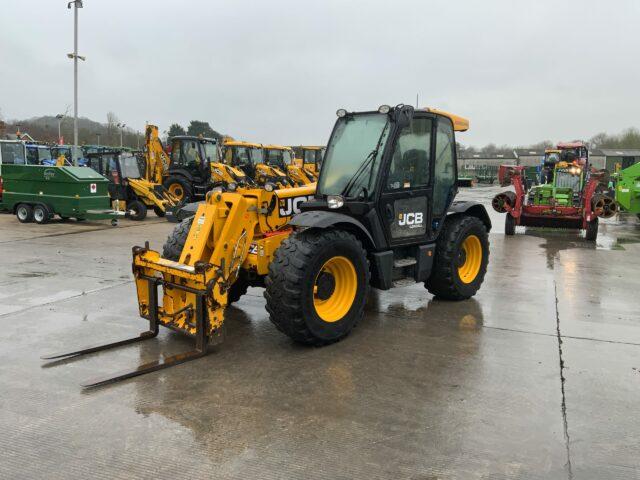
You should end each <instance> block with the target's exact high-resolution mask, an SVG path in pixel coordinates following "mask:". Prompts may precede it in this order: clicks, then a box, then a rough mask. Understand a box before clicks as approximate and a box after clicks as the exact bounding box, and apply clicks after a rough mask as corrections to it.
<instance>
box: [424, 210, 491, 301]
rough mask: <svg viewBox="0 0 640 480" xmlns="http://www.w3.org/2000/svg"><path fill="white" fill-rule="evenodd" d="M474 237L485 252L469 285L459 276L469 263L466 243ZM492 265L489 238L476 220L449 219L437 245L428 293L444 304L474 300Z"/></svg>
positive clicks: (482, 226) (460, 216) (456, 217)
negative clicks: (468, 299) (465, 247)
mask: <svg viewBox="0 0 640 480" xmlns="http://www.w3.org/2000/svg"><path fill="white" fill-rule="evenodd" d="M471 236H475V237H477V239H478V240H479V244H480V247H481V249H482V252H481V256H480V266H479V270H478V271H477V273H476V274H475V276H474V277H472V278H469V279H468V280H469V281H468V282H467V283H466V282H465V281H463V279H462V278H461V276H460V271H459V267H460V266H461V265H460V262H464V261H466V260H465V259H466V255H465V253H466V250H464V248H463V245H462V244H463V242H464V241H465V240H466V239H468V238H469V237H471ZM488 263H489V236H488V235H487V229H486V227H485V226H484V224H483V223H482V221H480V219H479V218H477V217H472V216H468V215H455V216H453V217H449V218H447V220H446V221H445V224H444V228H443V229H442V232H440V236H439V237H438V241H437V243H436V254H435V258H434V265H433V270H432V272H431V276H430V277H429V279H428V280H427V281H426V282H425V287H426V288H427V290H429V292H431V293H432V294H433V295H435V296H436V297H438V298H441V299H444V300H465V299H467V298H471V297H473V296H474V295H475V294H476V292H477V291H478V289H479V288H480V285H482V282H483V280H484V276H485V274H486V273H487V265H488Z"/></svg>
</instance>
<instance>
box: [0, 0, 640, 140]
mask: <svg viewBox="0 0 640 480" xmlns="http://www.w3.org/2000/svg"><path fill="white" fill-rule="evenodd" d="M0 3H1V12H2V13H1V14H0V68H1V72H2V74H1V75H0V109H1V110H2V113H3V115H4V116H5V117H7V118H26V117H32V116H38V115H43V114H56V113H59V112H60V111H63V110H64V109H65V107H66V106H67V105H69V104H71V103H72V99H73V84H72V75H73V73H72V72H73V69H72V62H71V60H68V59H67V58H66V53H67V52H70V51H72V50H73V14H72V11H71V10H67V8H66V1H64V0H32V1H29V0H22V1H15V0H13V1H9V0H2V1H1V2H0ZM639 47H640V2H639V1H638V0H608V1H605V0H581V1H577V0H576V1H573V0H571V1H561V0H542V1H541V0H537V1H534V0H527V1H519V0H485V1H481V0H477V1H472V0H457V1H449V0H442V1H430V0H429V1H428V0H422V1H419V0H418V1H402V0H395V1H379V0H368V1H349V0H331V1H322V2H320V1H317V2H316V1H309V0H297V1H294V0H270V1H268V2H266V1H245V0H236V1H227V2H222V1H197V0H193V1H184V2H181V1H177V0H174V1H167V0H155V1H147V0H136V1H133V0H129V1H127V0H85V7H84V8H83V9H82V10H80V48H79V50H80V54H81V55H86V56H87V62H85V63H82V64H81V65H80V67H81V69H80V115H81V116H86V117H89V118H91V119H94V120H98V121H102V122H104V121H105V118H106V112H107V111H109V110H111V111H114V112H115V113H116V114H117V115H118V116H119V118H120V119H121V120H122V121H124V122H126V123H127V125H129V126H131V127H133V128H136V129H138V130H142V129H143V127H144V123H145V121H149V122H152V123H157V124H158V125H160V127H161V129H166V128H167V127H168V125H169V124H170V123H172V122H179V123H181V124H186V123H187V122H188V121H189V120H191V119H198V120H207V121H209V122H210V123H211V125H212V126H213V127H214V128H215V129H216V130H219V131H221V132H223V133H228V134H231V135H233V136H235V137H236V138H242V139H246V140H254V141H258V142H263V143H281V144H299V143H307V144H315V143H325V142H326V140H327V137H328V135H329V133H330V130H331V127H332V125H333V122H334V120H335V114H334V112H335V110H336V109H337V108H339V107H344V108H347V109H353V110H362V109H373V108H377V106H378V105H379V104H381V103H389V104H396V103H400V102H404V103H411V104H413V103H415V97H416V93H418V94H419V95H420V104H421V106H425V105H429V106H435V107H439V108H442V109H445V110H450V111H452V112H455V113H458V114H460V115H464V116H466V117H468V118H469V119H470V121H471V129H470V130H469V132H467V133H465V134H462V135H461V136H460V137H459V140H460V141H461V142H462V143H465V144H473V145H482V144H485V143H488V142H494V143H498V144H501V143H509V144H529V143H533V142H536V141H539V140H543V139H551V140H554V141H557V140H567V139H573V138H588V137H589V136H591V135H593V134H595V133H597V132H599V131H602V130H606V131H608V132H610V133H614V132H617V131H619V130H621V129H623V128H626V127H628V126H638V125H639V124H640V121H639V120H638V112H639V110H640V109H639V107H640V104H639V101H638V85H639V84H640V61H638V60H639V55H638V54H639V53H640V48H639Z"/></svg>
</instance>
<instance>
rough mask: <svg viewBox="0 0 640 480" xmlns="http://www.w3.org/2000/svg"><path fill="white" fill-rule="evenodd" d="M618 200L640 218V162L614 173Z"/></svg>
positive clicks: (623, 206) (624, 207)
mask: <svg viewBox="0 0 640 480" xmlns="http://www.w3.org/2000/svg"><path fill="white" fill-rule="evenodd" d="M614 178H615V182H616V202H618V204H619V205H620V206H621V207H622V208H623V209H624V210H626V211H628V212H631V213H633V214H635V215H638V218H640V163H636V164H635V165H631V166H630V167H628V168H625V169H624V170H620V171H619V172H616V173H615V174H614Z"/></svg>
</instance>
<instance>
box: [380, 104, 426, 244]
mask: <svg viewBox="0 0 640 480" xmlns="http://www.w3.org/2000/svg"><path fill="white" fill-rule="evenodd" d="M434 122H435V119H434V117H433V116H432V115H429V114H426V113H425V114H420V113H418V112H417V113H415V114H414V117H413V119H412V120H411V123H410V124H409V125H408V126H406V127H404V128H403V129H402V130H401V131H400V132H399V133H398V134H397V135H396V139H395V142H394V145H393V146H392V148H391V156H390V158H389V159H388V160H387V168H386V175H384V177H383V182H382V187H381V195H380V201H379V206H378V207H379V208H378V215H379V216H380V220H381V223H382V225H383V228H384V230H385V234H386V236H387V241H388V243H389V245H390V246H402V245H405V244H416V243H423V242H426V241H428V239H429V237H430V233H431V227H430V223H431V198H432V190H433V187H432V185H433V182H432V178H431V177H432V173H431V172H432V158H433V148H434V145H433V144H434V142H433V136H434V134H433V131H434Z"/></svg>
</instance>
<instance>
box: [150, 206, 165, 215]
mask: <svg viewBox="0 0 640 480" xmlns="http://www.w3.org/2000/svg"><path fill="white" fill-rule="evenodd" d="M153 213H155V214H156V216H158V217H160V218H162V217H164V216H165V215H166V214H167V211H166V210H165V209H164V208H160V207H159V206H157V205H154V206H153Z"/></svg>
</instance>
